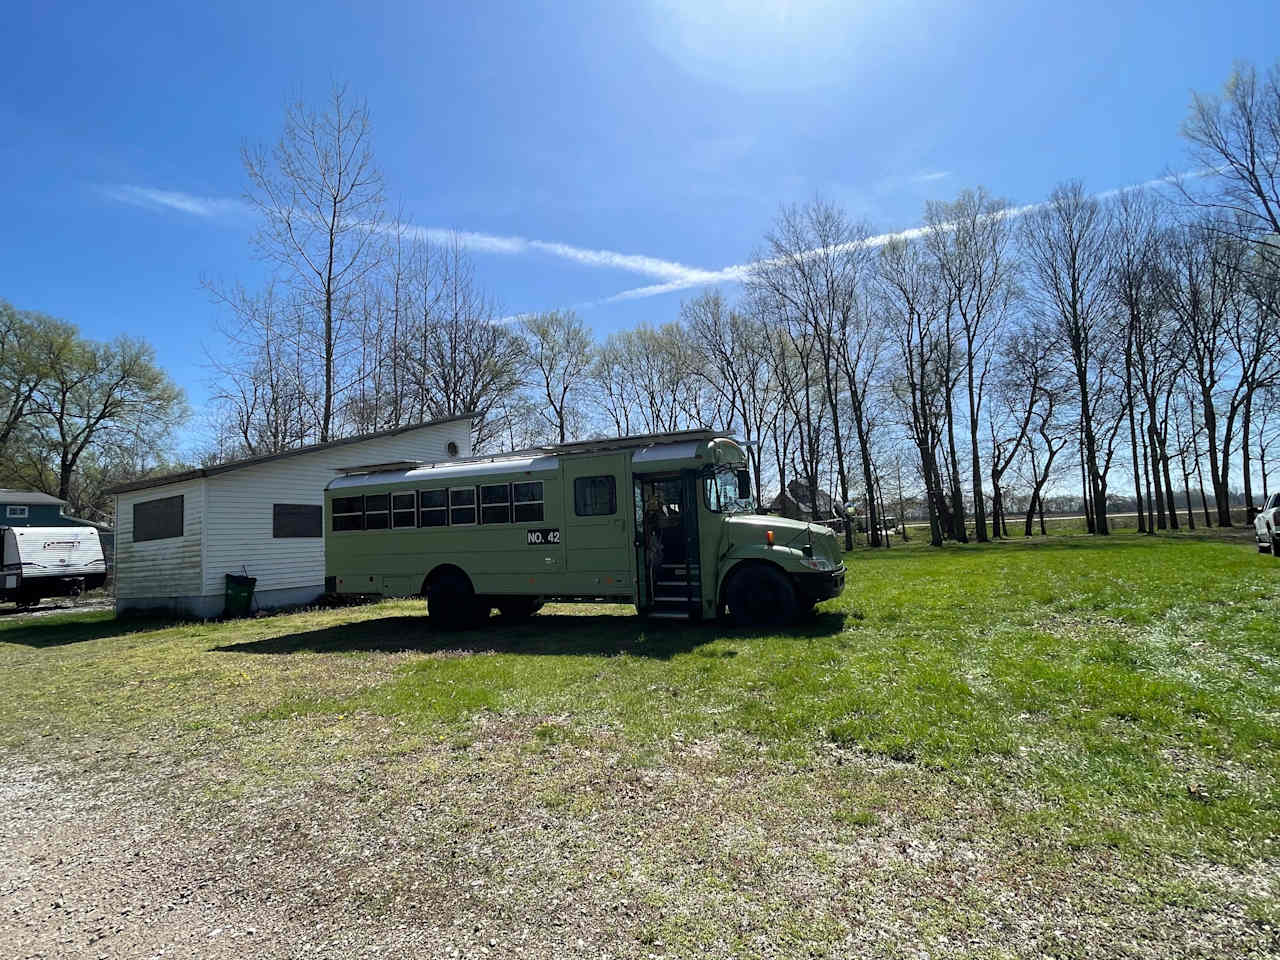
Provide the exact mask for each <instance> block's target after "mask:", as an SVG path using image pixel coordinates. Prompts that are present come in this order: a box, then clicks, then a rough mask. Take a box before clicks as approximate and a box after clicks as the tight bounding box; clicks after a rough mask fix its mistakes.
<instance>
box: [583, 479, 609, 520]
mask: <svg viewBox="0 0 1280 960" xmlns="http://www.w3.org/2000/svg"><path fill="white" fill-rule="evenodd" d="M573 512H574V513H575V514H577V515H578V516H580V517H607V516H609V515H610V514H612V513H617V512H618V490H617V485H616V483H615V481H614V479H613V477H611V476H603V477H574V479H573Z"/></svg>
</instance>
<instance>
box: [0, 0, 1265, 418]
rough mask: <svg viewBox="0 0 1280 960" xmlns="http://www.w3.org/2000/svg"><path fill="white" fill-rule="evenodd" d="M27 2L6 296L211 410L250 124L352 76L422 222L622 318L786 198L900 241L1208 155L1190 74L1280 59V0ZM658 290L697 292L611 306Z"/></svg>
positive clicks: (249, 269)
mask: <svg viewBox="0 0 1280 960" xmlns="http://www.w3.org/2000/svg"><path fill="white" fill-rule="evenodd" d="M1122 7H1124V8H1123V9H1122ZM5 21H6V34H7V41H8V42H7V43H6V44H5V48H6V49H5V59H6V68H5V70H4V76H3V79H0V178H2V179H3V182H4V183H5V184H7V185H8V187H9V189H8V190H7V191H6V195H7V202H6V204H5V212H4V216H3V219H2V220H0V231H2V234H0V235H2V237H3V244H2V247H3V251H4V255H3V256H0V297H3V298H4V299H7V300H9V301H10V302H12V303H14V304H15V305H17V306H19V307H25V308H31V309H38V310H43V311H45V312H47V313H52V314H55V315H57V316H61V317H63V318H65V319H67V320H70V321H72V322H74V323H76V324H78V325H79V326H80V327H81V329H82V330H83V331H84V333H85V334H86V335H87V336H90V337H94V338H101V339H105V338H109V337H112V336H114V335H116V334H118V333H121V332H128V333H131V334H135V335H140V336H143V337H146V338H147V339H149V340H150V341H151V342H152V343H154V344H155V346H156V348H157V351H158V353H159V357H160V361H161V363H162V364H163V365H164V366H165V367H166V368H167V369H168V370H169V371H170V373H171V375H172V376H173V377H174V378H175V379H176V380H177V381H178V382H179V383H181V384H182V385H183V386H184V387H185V388H186V389H187V391H188V394H189V396H190V398H191V401H192V405H193V407H195V408H196V409H197V410H198V409H199V408H200V405H201V403H202V402H203V400H204V398H205V396H206V394H207V389H208V387H207V380H208V377H209V373H208V371H207V369H206V367H205V350H206V349H210V350H216V348H217V346H218V343H219V339H218V336H217V334H216V332H215V330H214V323H215V322H216V320H217V317H218V308H217V307H215V306H214V305H213V304H212V303H211V302H210V299H209V297H208V295H207V294H206V293H205V292H204V290H203V289H202V287H201V283H200V281H201V278H202V277H209V278H212V279H215V280H226V281H230V280H241V279H242V280H245V281H247V282H249V283H253V282H254V281H255V280H256V279H257V278H259V277H261V276H262V272H263V268H262V266H261V265H260V264H259V263H257V262H256V261H255V260H254V259H253V256H252V253H251V250H250V247H249V242H248V241H249V235H250V233H251V230H252V227H253V224H252V221H250V220H249V219H247V218H246V217H245V216H244V215H243V214H242V213H240V212H239V211H238V210H237V207H236V205H235V203H234V201H235V200H236V198H237V197H239V196H240V194H241V193H242V192H243V189H244V177H243V174H242V171H241V167H240V161H239V150H240V145H241V143H242V141H246V140H247V141H251V142H257V141H268V142H269V141H271V140H273V139H274V138H275V137H276V136H277V134H278V132H279V129H280V125H281V118H282V115H283V109H284V105H285V103H286V101H287V100H289V99H291V98H295V97H298V96H301V97H303V98H305V99H309V100H313V101H319V100H320V99H322V98H323V97H324V96H325V94H326V93H327V90H328V88H329V86H330V83H331V82H332V81H334V80H341V81H345V82H346V83H347V84H348V85H349V87H350V89H351V91H352V92H353V93H356V94H358V95H360V96H363V97H365V98H367V99H368V101H369V106H370V109H371V111H372V114H373V121H374V132H375V141H374V142H375V149H376V153H377V157H378V160H379V163H380V165H381V167H382V169H383V171H384V173H385V177H386V181H387V186H388V193H389V195H390V196H391V197H393V198H395V199H396V200H397V201H399V202H400V203H402V204H403V206H404V209H405V211H406V213H407V214H408V215H409V219H410V220H411V222H413V223H415V224H418V225H421V226H425V227H432V228H441V229H456V230H459V231H467V232H469V233H472V234H477V235H485V236H492V237H502V238H525V239H528V240H536V241H541V242H542V244H541V245H534V244H522V243H513V242H493V241H490V240H486V239H485V238H484V237H483V236H482V237H477V238H476V240H475V249H474V257H475V261H476V264H477V270H478V273H479V275H480V277H481V279H482V281H483V282H484V283H485V285H486V286H487V287H488V289H489V290H490V291H492V293H493V294H494V295H496V296H497V298H498V299H499V301H500V302H501V304H502V305H503V307H504V309H505V310H506V311H507V312H510V313H518V312H524V311H533V310H542V309H550V308H554V307H566V306H579V308H580V313H581V315H582V316H583V317H584V319H586V320H587V322H588V323H589V324H590V325H591V326H592V327H593V328H594V329H596V330H597V331H598V332H600V333H602V334H603V333H606V332H608V331H610V330H613V329H617V328H619V327H623V326H630V325H633V324H635V323H637V322H639V321H641V320H644V319H647V320H650V321H652V322H655V323H660V322H665V321H667V320H669V319H672V318H674V317H675V316H676V314H677V312H678V310H679V306H680V299H681V297H682V296H686V297H687V296H690V295H691V294H692V293H696V292H697V278H698V276H699V274H698V273H697V272H696V271H717V270H720V269H722V268H724V267H726V266H730V265H733V264H739V263H742V262H744V261H745V260H747V259H749V258H750V256H751V254H752V251H753V250H754V249H756V248H757V247H758V245H759V244H760V238H761V237H762V235H763V234H764V232H765V231H766V230H767V228H768V226H769V223H770V221H771V220H772V218H773V217H774V215H775V214H776V212H777V210H778V208H779V205H780V204H786V203H793V202H804V201H806V200H808V199H810V198H812V197H813V196H815V195H821V196H824V197H826V198H827V199H829V200H834V201H836V202H838V203H840V204H842V205H843V206H844V207H845V208H846V209H847V210H848V211H849V212H850V213H851V214H853V215H854V216H857V217H860V218H865V219H866V220H868V221H869V223H870V224H871V225H872V226H873V227H874V228H875V229H877V230H880V231H891V230H898V229H903V228H907V227H911V226H913V225H915V224H917V223H918V222H919V220H920V214H921V209H922V206H923V203H924V201H925V200H926V199H930V198H950V197H952V196H953V195H954V194H955V193H956V192H957V191H959V190H960V189H962V188H964V187H968V186H975V185H978V184H982V185H984V186H986V187H988V188H989V189H991V190H992V191H994V192H995V193H997V194H999V195H1002V196H1005V197H1007V198H1009V199H1010V200H1011V201H1012V202H1014V203H1028V202H1033V201H1035V200H1038V199H1041V198H1042V197H1043V196H1044V195H1045V194H1046V193H1047V192H1048V191H1049V190H1050V189H1051V188H1052V186H1053V185H1054V184H1055V183H1056V182H1058V181H1060V180H1062V179H1065V178H1068V177H1076V176H1078V177H1082V178H1084V180H1085V181H1086V183H1087V184H1088V186H1089V187H1091V188H1093V189H1096V190H1099V191H1101V190H1106V189H1109V188H1114V187H1118V186H1123V185H1125V184H1130V183H1135V182H1140V181H1144V180H1147V179H1150V178H1152V177H1155V176H1159V175H1160V174H1162V173H1164V172H1166V171H1170V170H1178V169H1182V168H1183V167H1185V166H1186V158H1185V153H1184V150H1183V146H1182V143H1181V142H1180V140H1179V137H1178V127H1179V124H1180V122H1181V120H1182V118H1183V116H1184V114H1185V111H1186V106H1187V103H1188V99H1189V95H1190V91H1191V90H1193V89H1199V90H1205V89H1215V88H1217V87H1218V86H1220V85H1221V83H1222V82H1223V80H1224V79H1225V78H1226V76H1227V74H1228V72H1229V70H1230V67H1231V64H1232V61H1233V60H1234V59H1237V58H1243V59H1249V60H1253V61H1255V62H1256V63H1258V64H1259V65H1265V64H1269V63H1270V62H1272V61H1273V60H1274V59H1275V58H1276V57H1277V56H1278V55H1280V48H1277V46H1276V44H1275V38H1276V37H1280V4H1278V3H1275V2H1274V0H1270V2H1261V0H1259V2H1240V3H1228V4H1213V5H1210V4H1205V3H1203V2H1196V3H1192V2H1184V0H1170V2H1166V3H1162V4H1159V5H1139V4H1133V5H1122V4H1118V3H1090V2H1082V3H1077V4H1061V3H1055V4H1031V3H992V2H986V3H981V4H979V3H947V4H943V3H917V2H890V0H883V2H882V0H873V2H850V3H827V2H825V0H796V2H792V3H783V4H778V5H776V6H774V7H769V6H768V5H767V4H765V3H761V2H754V3H753V2H746V0H704V2H699V0H686V2H683V3H675V2H669V0H648V2H637V3H632V4H613V3H603V2H602V3H594V4H578V3H571V2H558V3H555V4H547V5H545V6H543V7H541V8H538V7H535V5H533V4H520V3H515V2H512V3H478V2H477V3H465V4H443V3H439V4H435V3H415V4H377V3H365V4H359V5H357V4H346V5H333V4H328V3H322V2H315V3H308V4H279V3H270V2H255V3H251V4H230V3H224V4H210V5H208V6H207V7H206V6H203V5H202V6H200V7H199V8H197V6H196V5H183V4H178V5H175V4H167V3H166V4H158V3H157V4H144V3H135V4H123V5H121V4H110V5H107V4H101V5H98V4H90V5H75V6H73V5H70V4H57V5H55V4H45V3H30V4H25V3H17V4H14V3H10V4H6V14H5ZM1269 41H1270V42H1269ZM556 244H560V245H565V246H566V247H571V248H573V249H572V250H569V249H563V248H558V247H555V246H553V245H556ZM612 253H622V254H628V255H634V257H633V259H622V260H620V259H619V258H617V257H613V256H611V255H610V254H612ZM683 268H688V272H682V269H683ZM673 280H674V281H676V283H675V284H673V283H672V281H673ZM655 284H658V285H664V284H665V285H668V286H671V285H676V286H682V287H683V289H677V290H673V291H669V292H665V293H659V294H654V295H643V296H641V295H629V296H628V297H627V298H624V299H621V300H616V301H611V302H600V301H609V300H610V298H613V297H615V296H616V295H618V294H621V293H624V292H627V291H634V290H636V289H637V288H643V287H648V286H651V285H655Z"/></svg>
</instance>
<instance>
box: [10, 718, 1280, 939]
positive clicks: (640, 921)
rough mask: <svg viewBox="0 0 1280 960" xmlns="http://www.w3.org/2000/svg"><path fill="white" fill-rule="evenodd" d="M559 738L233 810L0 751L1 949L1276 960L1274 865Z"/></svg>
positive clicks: (105, 768) (906, 786)
mask: <svg viewBox="0 0 1280 960" xmlns="http://www.w3.org/2000/svg"><path fill="white" fill-rule="evenodd" d="M557 725H558V718H554V717H552V718H548V717H539V718H500V717H478V718H476V719H475V720H474V721H473V724H472V729H473V733H474V736H473V737H472V738H470V739H469V741H468V742H466V744H465V745H459V744H457V743H453V744H435V745H431V746H429V747H426V748H423V749H422V750H420V751H418V752H416V753H412V754H408V755H402V756H399V757H397V758H395V759H390V758H369V757H365V758H363V759H348V760H345V761H341V762H335V763H334V764H333V765H332V766H331V767H330V768H327V769H321V770H317V771H316V772H315V775H314V777H313V779H312V780H311V781H310V782H308V783H306V784H304V785H301V786H297V787H290V788H285V787H279V786H276V787H269V788H262V789H257V790H248V791H243V792H240V793H237V794H235V795H233V796H231V797H230V798H227V797H223V798H221V799H218V800H211V799H209V797H208V795H206V794H202V793H201V792H199V791H197V790H195V789H194V784H192V785H191V786H190V788H188V789H187V790H186V791H185V792H184V789H183V787H182V783H183V778H185V777H190V776H192V774H191V773H190V771H191V770H193V769H194V767H193V766H192V765H191V764H190V761H188V763H187V765H186V766H185V767H184V768H183V769H182V770H175V769H171V768H169V769H167V768H166V766H165V760H164V758H163V755H155V756H152V757H149V758H143V759H139V758H137V757H136V756H135V757H134V758H133V760H132V761H130V760H129V759H127V758H123V757H118V758H108V759H106V760H100V761H99V762H98V764H97V766H95V767H93V768H92V770H91V771H89V772H86V771H85V769H84V767H83V766H80V765H78V764H76V763H74V762H71V761H66V760H63V761H59V760H56V759H52V758H51V759H48V760H45V761H41V762H38V763H37V762H32V761H31V760H29V759H20V758H17V757H9V758H3V759H0V955H3V956H5V957H10V956H12V957H22V958H29V957H42V958H48V957H112V958H115V957H171V956H183V957H209V958H223V957H228V958H229V957H264V958H285V957H289V958H303V957H323V958H354V957H368V956H380V957H424V956H425V957H475V958H479V957H550V956H556V957H606V956H609V957H636V958H646V960H647V958H652V957H686V956H700V957H701V956H706V957H717V958H728V957H759V956H779V957H781V956H787V957H791V956H796V957H800V956H803V957H836V956H850V955H858V956H870V957H886V958H888V957H916V956H928V957H969V956H992V957H996V956H1028V957H1031V956H1045V955H1051V956H1101V957H1151V958H1155V957H1167V956H1204V957H1219V956H1221V957H1226V956H1232V957H1247V956H1256V957H1263V956H1280V941H1277V939H1276V934H1275V931H1274V930H1273V929H1272V928H1271V927H1269V926H1268V925H1267V924H1266V923H1265V922H1262V921H1259V920H1257V919H1256V918H1251V915H1250V912H1249V909H1248V907H1249V903H1250V902H1256V900H1257V899H1258V898H1262V899H1263V900H1264V901H1266V900H1269V901H1271V902H1274V898H1275V896H1276V894H1277V888H1276V884H1275V881H1274V877H1275V876H1276V875H1277V866H1278V864H1277V863H1276V861H1274V860H1269V861H1260V862H1259V863H1258V864H1257V865H1256V867H1255V868H1250V869H1248V870H1241V869H1232V870H1225V869H1223V868H1218V867H1213V866H1211V865H1207V864H1200V865H1189V864H1176V863H1162V864H1152V865H1151V866H1152V873H1151V874H1147V873H1145V872H1144V873H1140V874H1135V873H1133V871H1132V869H1131V868H1130V867H1129V866H1126V864H1125V863H1124V862H1122V861H1120V860H1119V859H1117V858H1114V857H1111V856H1108V855H1107V854H1105V853H1098V852H1092V853H1088V854H1077V855H1074V856H1069V857H1064V856H1063V854H1062V851H1061V850H1060V849H1059V848H1057V847H1054V846H1053V845H1044V846H1040V845H1036V844H1034V843H1029V842H1027V841H1026V839H1025V838H1022V839H1020V840H1016V841H1015V842H1014V843H1013V844H1009V843H1007V842H1005V841H1004V840H1002V839H1001V838H1000V837H999V836H998V835H996V834H994V833H993V832H992V830H991V829H990V828H989V824H990V823H991V822H992V820H993V817H994V812H993V809H992V801H991V800H990V799H989V798H984V797H981V796H973V795H970V794H969V793H968V792H967V791H965V790H964V789H963V788H961V787H959V786H957V785H955V784H951V783H944V782H941V781H939V780H937V778H936V777H934V775H932V774H929V773H927V772H923V771H918V770H916V769H915V768H913V767H912V766H911V765H909V764H888V763H885V762H883V761H878V760H875V759H874V758H867V759H866V760H865V761H861V760H859V759H858V758H857V757H851V756H848V755H846V756H841V757H836V758H834V759H833V758H830V757H817V758H814V759H813V761H812V762H809V763H806V764H798V765H793V766H790V767H782V766H780V765H779V764H777V762H776V761H773V762H766V761H765V760H763V759H761V760H759V761H758V762H757V761H755V760H753V759H751V757H750V755H749V754H748V755H747V756H745V758H744V745H743V744H742V743H738V742H723V743H718V742H711V741H694V742H690V743H679V742H677V743H675V744H673V745H672V748H671V750H670V752H669V753H668V754H667V755H666V756H664V757H662V758H660V760H659V762H657V763H653V762H649V763H645V764H639V763H632V762H628V761H627V760H626V759H625V758H624V755H623V754H622V752H621V751H619V749H618V745H617V744H616V743H614V742H611V741H609V740H608V736H609V735H608V733H607V732H605V731H599V732H598V733H597V736H586V737H581V736H580V737H578V738H576V739H574V740H573V741H563V742H561V741H554V742H548V741H547V740H546V738H545V731H546V729H547V728H548V727H549V726H557ZM538 729H541V730H543V731H544V736H543V737H542V738H541V739H540V738H538V737H537V736H536V735H535V734H534V731H535V730H538ZM85 752H89V751H85V750H80V751H77V754H78V755H83V754H84V753H85ZM1153 876H1155V877H1161V878H1163V879H1174V880H1176V881H1177V883H1176V884H1174V885H1173V886H1171V887H1170V886H1167V885H1165V886H1161V883H1156V884H1155V885H1154V886H1153V885H1152V883H1151V880H1152V877H1153ZM1161 882H1163V880H1162V881H1161Z"/></svg>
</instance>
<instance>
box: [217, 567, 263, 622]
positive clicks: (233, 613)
mask: <svg viewBox="0 0 1280 960" xmlns="http://www.w3.org/2000/svg"><path fill="white" fill-rule="evenodd" d="M257 583H258V578H257V577H242V576H240V575H239V574H235V573H228V574H227V603H226V607H224V608H223V611H222V615H223V616H224V617H247V616H248V615H249V613H250V611H251V610H252V609H253V588H254V587H255V586H256V585H257Z"/></svg>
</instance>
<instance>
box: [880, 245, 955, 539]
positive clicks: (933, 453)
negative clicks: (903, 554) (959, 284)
mask: <svg viewBox="0 0 1280 960" xmlns="http://www.w3.org/2000/svg"><path fill="white" fill-rule="evenodd" d="M877 276H878V278H879V282H880V288H881V305H882V310H883V312H884V316H885V319H886V325H887V326H888V327H889V329H890V330H891V331H892V338H893V343H894V347H895V349H896V352H897V367H898V369H899V370H900V371H901V373H900V376H898V377H897V378H895V379H894V380H893V382H892V383H891V385H890V386H891V393H892V394H893V396H895V397H896V398H897V400H898V403H899V404H900V406H901V407H902V408H903V410H904V411H905V413H906V427H907V432H908V433H909V434H910V436H911V440H912V443H913V444H914V446H915V448H916V451H917V454H918V456H919V465H920V473H921V478H922V479H923V481H924V488H925V506H926V509H927V511H928V515H929V541H930V543H931V544H932V545H933V546H935V547H940V546H942V540H943V535H944V531H949V522H948V520H949V518H948V517H947V516H946V514H947V511H948V503H947V497H946V493H945V491H944V489H943V485H942V476H941V473H940V471H939V468H938V458H937V450H938V446H939V444H940V442H941V427H940V413H939V411H938V401H939V398H940V397H941V395H942V391H941V390H939V389H938V380H939V375H938V371H937V354H938V350H939V331H938V325H939V316H940V314H941V313H942V310H943V306H942V301H943V299H944V295H943V294H942V292H941V290H940V285H939V283H938V280H937V274H936V270H935V269H934V268H933V266H932V264H931V263H928V262H926V260H925V259H924V257H923V256H922V253H921V251H920V248H919V247H918V246H917V245H915V244H910V243H908V242H907V241H905V240H894V241H891V242H890V243H888V244H886V245H885V247H884V248H883V250H882V251H881V254H880V263H879V269H878V271H877Z"/></svg>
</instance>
